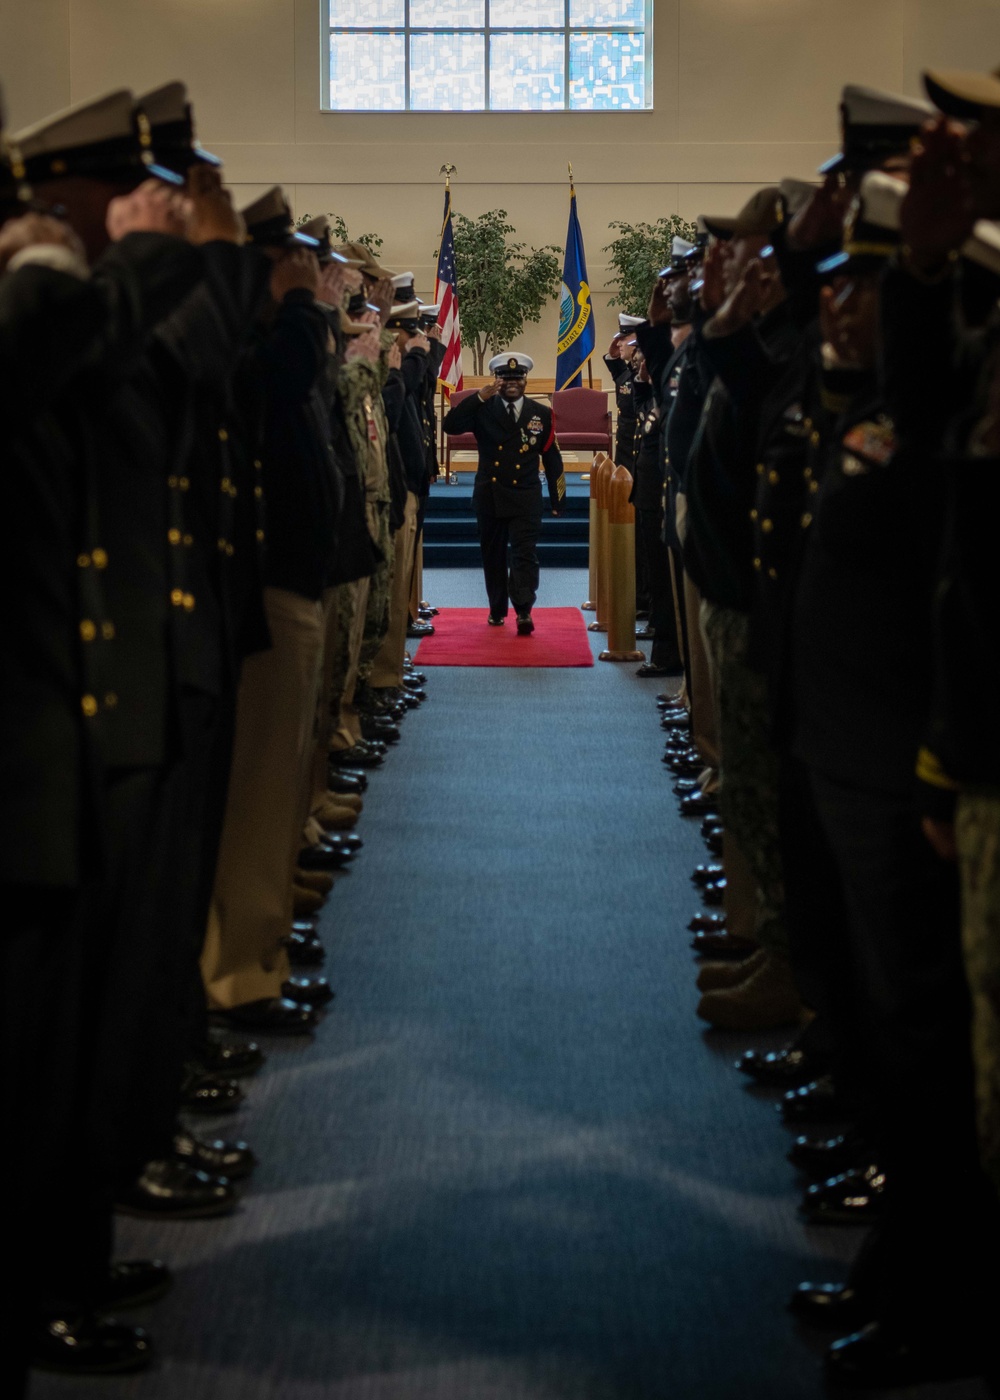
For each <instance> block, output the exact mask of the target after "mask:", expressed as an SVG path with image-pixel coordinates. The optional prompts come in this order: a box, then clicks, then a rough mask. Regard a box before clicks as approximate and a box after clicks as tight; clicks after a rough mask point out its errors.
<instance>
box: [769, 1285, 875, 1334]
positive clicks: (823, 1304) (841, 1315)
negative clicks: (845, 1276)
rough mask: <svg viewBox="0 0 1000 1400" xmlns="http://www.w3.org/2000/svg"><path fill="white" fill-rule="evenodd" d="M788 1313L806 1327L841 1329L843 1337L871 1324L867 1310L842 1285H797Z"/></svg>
mask: <svg viewBox="0 0 1000 1400" xmlns="http://www.w3.org/2000/svg"><path fill="white" fill-rule="evenodd" d="M788 1311H789V1312H790V1313H791V1314H792V1316H793V1317H794V1318H795V1319H796V1321H798V1322H801V1323H803V1324H804V1325H805V1326H806V1327H831V1328H841V1329H842V1334H843V1331H847V1332H851V1331H853V1330H854V1329H855V1328H857V1327H864V1325H865V1324H866V1323H867V1322H870V1321H871V1316H870V1309H868V1308H866V1307H865V1306H864V1304H863V1303H861V1302H860V1301H859V1300H858V1295H857V1293H856V1292H855V1291H854V1289H853V1288H848V1287H847V1285H846V1284H843V1283H800V1284H799V1286H798V1288H796V1290H795V1292H794V1293H793V1294H792V1296H791V1298H789V1300H788Z"/></svg>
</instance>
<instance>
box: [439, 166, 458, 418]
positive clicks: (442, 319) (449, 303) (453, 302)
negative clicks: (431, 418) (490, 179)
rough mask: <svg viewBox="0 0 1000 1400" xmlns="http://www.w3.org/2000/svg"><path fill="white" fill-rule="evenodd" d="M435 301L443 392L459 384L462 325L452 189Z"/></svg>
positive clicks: (446, 195)
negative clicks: (439, 333) (442, 352)
mask: <svg viewBox="0 0 1000 1400" xmlns="http://www.w3.org/2000/svg"><path fill="white" fill-rule="evenodd" d="M434 300H435V302H437V304H438V305H439V306H440V308H441V310H440V311H439V312H438V325H439V326H440V327H441V339H442V342H443V344H444V360H443V361H442V364H441V369H440V372H439V374H438V383H439V384H440V385H441V387H442V388H443V389H444V391H445V393H446V394H447V393H450V392H451V391H452V389H461V387H462V328H461V326H460V324H459V320H458V289H457V287H456V281H455V239H454V236H453V234H452V228H451V188H450V186H449V187H448V188H447V189H446V190H445V192H444V222H443V224H442V225H441V250H440V252H439V253H438V264H437V276H436V278H435V281H434Z"/></svg>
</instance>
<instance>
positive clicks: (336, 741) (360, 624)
mask: <svg viewBox="0 0 1000 1400" xmlns="http://www.w3.org/2000/svg"><path fill="white" fill-rule="evenodd" d="M368 587H369V580H368V579H366V578H360V579H356V580H355V582H354V583H342V584H341V585H340V586H339V587H338V588H337V604H336V606H337V608H338V611H339V618H338V622H337V630H336V647H337V652H336V657H335V663H336V664H335V668H334V675H333V685H332V689H331V693H330V708H331V709H332V711H333V731H332V733H331V735H330V748H331V749H349V748H352V747H353V746H354V745H355V744H357V743H359V742H360V740H361V719H360V716H359V715H358V712H357V709H356V708H355V705H354V687H355V685H356V684H357V680H358V663H359V662H360V660H361V643H362V641H363V640H364V635H365V617H366V615H367V612H368Z"/></svg>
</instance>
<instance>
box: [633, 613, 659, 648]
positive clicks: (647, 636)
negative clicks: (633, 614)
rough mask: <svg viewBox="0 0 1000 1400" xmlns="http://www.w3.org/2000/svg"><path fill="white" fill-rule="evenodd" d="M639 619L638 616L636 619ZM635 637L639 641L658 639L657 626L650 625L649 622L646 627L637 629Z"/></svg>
mask: <svg viewBox="0 0 1000 1400" xmlns="http://www.w3.org/2000/svg"><path fill="white" fill-rule="evenodd" d="M636 621H638V618H637V619H636ZM635 639H636V641H637V642H652V641H655V640H656V628H655V627H650V625H649V623H648V622H647V623H646V625H645V627H637V628H636V629H635Z"/></svg>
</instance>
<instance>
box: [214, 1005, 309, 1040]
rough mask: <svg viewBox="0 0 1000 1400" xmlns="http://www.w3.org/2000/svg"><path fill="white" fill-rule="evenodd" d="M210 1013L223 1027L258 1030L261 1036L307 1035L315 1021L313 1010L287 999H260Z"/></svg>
mask: <svg viewBox="0 0 1000 1400" xmlns="http://www.w3.org/2000/svg"><path fill="white" fill-rule="evenodd" d="M211 1014H212V1016H213V1018H217V1019H218V1020H220V1021H222V1022H223V1024H225V1025H230V1026H238V1027H240V1029H241V1030H248V1031H258V1032H260V1033H261V1034H262V1035H308V1034H309V1032H310V1031H312V1030H315V1028H316V1024H317V1022H318V1021H319V1017H318V1015H317V1014H316V1011H315V1008H314V1007H312V1006H302V1005H300V1004H299V1003H298V1002H297V1001H289V1000H288V999H287V997H263V998H261V1000H260V1001H246V1002H244V1003H243V1005H242V1006H230V1007H228V1008H227V1009H226V1010H225V1011H213V1012H212V1013H211Z"/></svg>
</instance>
